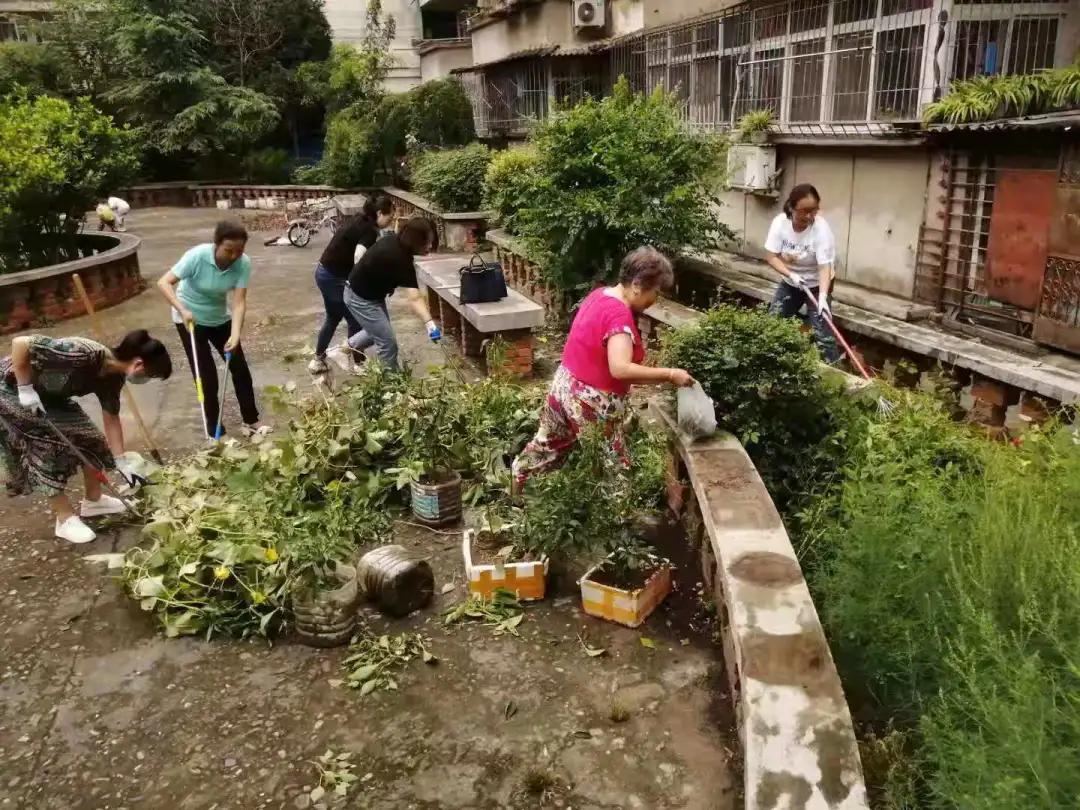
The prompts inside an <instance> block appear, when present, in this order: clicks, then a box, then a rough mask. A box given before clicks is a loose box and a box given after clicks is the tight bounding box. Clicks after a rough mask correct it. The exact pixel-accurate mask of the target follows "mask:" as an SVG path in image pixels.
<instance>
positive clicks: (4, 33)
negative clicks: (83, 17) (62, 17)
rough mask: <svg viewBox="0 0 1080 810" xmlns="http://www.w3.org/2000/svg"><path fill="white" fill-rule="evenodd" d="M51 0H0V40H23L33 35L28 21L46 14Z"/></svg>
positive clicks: (48, 11) (50, 7)
mask: <svg viewBox="0 0 1080 810" xmlns="http://www.w3.org/2000/svg"><path fill="white" fill-rule="evenodd" d="M54 6H55V3H54V2H53V0H0V42H25V41H27V40H31V39H33V37H34V34H33V31H32V30H31V25H30V23H31V22H32V21H33V20H34V19H41V18H42V17H44V16H46V15H48V14H49V13H50V12H51V11H52V10H53V7H54Z"/></svg>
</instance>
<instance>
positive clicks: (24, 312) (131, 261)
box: [0, 233, 146, 334]
mask: <svg viewBox="0 0 1080 810" xmlns="http://www.w3.org/2000/svg"><path fill="white" fill-rule="evenodd" d="M141 241H142V240H140V239H139V237H137V236H132V235H131V234H127V233H117V234H80V235H79V237H78V242H77V245H78V248H79V251H80V252H81V253H82V254H83V257H82V258H80V259H74V260H72V261H69V262H61V263H60V264H53V265H49V266H48V267H39V268H36V269H34V270H23V271H21V272H17V273H7V274H5V275H0V334H8V333H11V332H19V331H22V330H24V329H33V328H35V327H41V326H48V325H50V324H52V323H54V322H56V321H62V320H64V319H66V318H74V317H76V316H78V315H84V314H86V307H85V306H83V302H82V299H80V298H79V296H78V294H77V293H76V291H75V285H74V283H73V282H72V280H71V276H72V274H73V273H78V274H79V277H80V278H81V279H82V281H83V284H84V286H85V287H86V292H87V294H89V296H90V300H91V301H92V302H93V303H94V306H95V308H97V309H104V308H105V307H111V306H112V305H113V304H118V303H120V302H121V301H125V300H127V299H128V298H131V297H133V296H136V295H138V294H139V293H140V292H142V291H143V290H145V289H146V282H145V281H144V280H143V277H142V275H141V273H140V272H139V254H138V251H139V244H140V243H141Z"/></svg>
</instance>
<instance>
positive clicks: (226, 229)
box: [214, 219, 248, 245]
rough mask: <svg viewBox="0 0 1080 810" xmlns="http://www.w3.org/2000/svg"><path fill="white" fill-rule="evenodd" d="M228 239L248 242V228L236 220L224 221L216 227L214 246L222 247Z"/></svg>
mask: <svg viewBox="0 0 1080 810" xmlns="http://www.w3.org/2000/svg"><path fill="white" fill-rule="evenodd" d="M226 239H239V240H240V241H241V242H246V241H247V240H248V232H247V228H245V227H244V226H243V225H241V224H240V223H239V222H237V221H236V220H234V219H223V220H221V222H219V223H218V224H217V225H216V226H215V227H214V244H215V245H220V244H221V243H222V242H224V241H225V240H226Z"/></svg>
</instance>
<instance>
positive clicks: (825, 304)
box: [817, 290, 832, 318]
mask: <svg viewBox="0 0 1080 810" xmlns="http://www.w3.org/2000/svg"><path fill="white" fill-rule="evenodd" d="M817 303H818V312H820V313H821V314H822V315H824V316H825V317H826V318H831V317H832V309H831V308H830V307H829V296H828V294H826V293H825V291H824V290H823V291H822V293H821V295H819V296H818V300H817Z"/></svg>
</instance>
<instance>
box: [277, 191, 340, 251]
mask: <svg viewBox="0 0 1080 810" xmlns="http://www.w3.org/2000/svg"><path fill="white" fill-rule="evenodd" d="M320 211H321V212H322V216H320V217H319V218H318V219H317V220H316V219H313V217H314V216H315V215H316V214H318V213H319V212H320ZM337 226H338V212H337V207H336V206H335V205H334V201H333V199H328V200H325V201H321V202H318V203H315V204H314V205H312V206H311V207H310V209H309V210H307V211H302V213H301V216H300V217H299V218H297V219H294V220H292V221H291V222H289V225H288V229H287V230H286V231H285V235H286V237H288V240H289V244H291V245H292V246H293V247H299V248H302V247H307V246H308V245H309V244H310V243H311V237H313V236H314V235H315V234H317V233H318V232H319V231H321V230H322V229H323V228H329V229H330V234H331V236H332V235H333V234H334V232H335V231H336V230H337Z"/></svg>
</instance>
